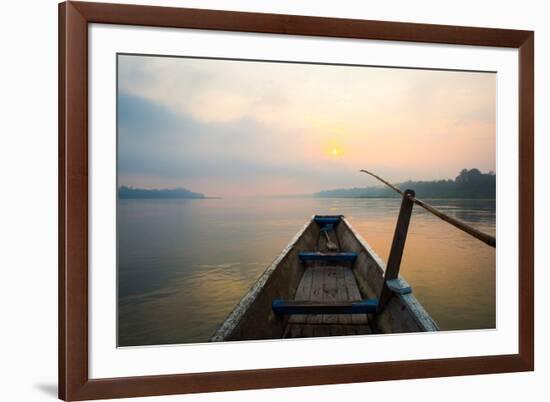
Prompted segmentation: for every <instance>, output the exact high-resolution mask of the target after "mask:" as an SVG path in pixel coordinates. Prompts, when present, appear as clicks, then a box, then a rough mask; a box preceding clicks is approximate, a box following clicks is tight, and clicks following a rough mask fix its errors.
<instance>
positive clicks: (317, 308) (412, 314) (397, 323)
mask: <svg viewBox="0 0 550 402" xmlns="http://www.w3.org/2000/svg"><path fill="white" fill-rule="evenodd" d="M402 209H403V206H402ZM401 215H406V214H403V212H401V213H400V218H399V220H398V224H397V228H396V236H395V237H394V242H393V245H392V251H391V252H390V260H392V257H391V255H392V253H396V255H398V258H397V257H396V258H397V271H396V270H395V268H394V269H393V277H389V276H388V272H386V265H385V264H384V262H382V260H381V259H380V258H379V257H378V256H377V255H376V253H375V252H374V251H373V250H372V248H371V247H370V246H369V245H368V244H367V243H366V242H365V241H364V240H363V239H362V237H361V236H360V235H359V233H357V232H356V231H355V230H354V229H353V228H352V226H351V225H350V223H349V222H348V221H347V219H346V218H345V217H344V216H340V215H338V216H318V215H317V216H314V217H313V218H312V219H311V221H310V222H308V223H307V224H306V225H305V226H304V227H303V228H302V230H300V231H299V232H298V234H296V236H295V237H294V239H292V241H291V242H290V244H289V245H288V246H287V247H286V248H285V249H284V250H283V251H282V253H281V254H280V255H279V256H278V257H277V258H276V259H275V261H273V263H272V264H271V265H270V266H269V267H268V268H267V270H266V271H265V272H264V273H263V274H262V276H261V277H260V278H259V279H258V281H257V282H256V284H255V285H254V286H253V287H252V288H251V289H250V291H249V292H248V293H247V294H246V295H245V296H244V297H243V298H242V299H241V301H240V302H239V303H238V304H237V306H236V307H235V308H234V310H233V311H232V312H231V313H230V315H229V316H228V317H227V319H226V320H225V321H224V322H223V323H222V324H221V326H220V327H219V328H218V330H217V331H216V332H215V334H214V335H213V336H212V338H211V341H214V342H217V341H232V340H254V339H279V338H301V337H318V336H339V335H362V334H373V333H402V332H423V331H437V330H438V327H437V325H436V323H435V322H434V321H433V320H432V318H431V317H430V316H429V314H428V313H427V312H426V310H424V308H423V307H422V305H421V304H420V303H419V302H418V300H417V299H416V297H415V296H414V295H413V294H412V293H411V287H410V286H409V285H408V284H407V283H406V282H405V281H404V280H403V278H401V277H399V276H398V273H399V264H400V261H401V254H399V252H401V253H402V250H403V246H404V242H405V239H404V237H406V232H407V229H408V219H407V221H406V225H405V227H404V228H403V227H401V228H400V224H401V226H403V224H402V223H400V220H401ZM408 218H410V211H409V217H408ZM403 229H404V233H405V234H404V236H402V235H400V233H402V232H403ZM394 248H395V249H396V250H397V252H395V250H394ZM399 249H400V250H399ZM393 265H395V261H394V263H393ZM388 271H390V269H388Z"/></svg>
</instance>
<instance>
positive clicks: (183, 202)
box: [118, 198, 496, 346]
mask: <svg viewBox="0 0 550 402" xmlns="http://www.w3.org/2000/svg"><path fill="white" fill-rule="evenodd" d="M429 202H430V203H431V204H432V205H434V206H436V207H437V208H439V209H440V210H442V211H444V212H446V213H447V214H449V215H452V216H455V217H457V218H459V219H462V220H464V221H466V222H469V223H471V224H472V225H474V226H475V227H477V228H478V229H480V230H482V231H485V232H488V233H491V234H495V203H494V200H429ZM399 205H400V199H323V198H287V199H281V198H279V199H270V198H256V199H253V198H238V199H237V198H235V199H204V200H199V199H197V200H191V199H179V200H120V201H119V209H118V217H119V218H118V219H119V221H118V258H119V261H118V269H119V272H118V275H119V288H118V291H119V295H118V296H119V306H118V319H119V322H118V330H119V334H118V335H119V346H132V345H154V344H177V343H189V342H204V341H207V340H208V339H209V337H210V335H212V333H213V332H214V331H215V330H216V328H217V327H218V325H219V324H220V323H221V322H222V321H223V320H224V319H225V318H226V316H227V315H228V314H229V313H230V312H231V310H232V309H233V307H234V306H235V304H236V303H237V302H238V301H239V300H240V299H241V297H242V296H243V295H244V294H245V293H246V292H247V290H248V289H249V288H250V286H252V285H253V284H254V282H255V281H256V279H257V278H258V277H259V276H260V275H261V273H262V272H263V271H264V270H265V269H266V268H267V266H268V265H269V264H270V262H271V261H272V260H273V259H274V258H275V257H276V256H277V255H278V254H279V253H280V252H281V250H282V249H283V248H284V247H285V246H286V245H287V244H288V242H289V241H290V240H291V238H292V237H293V236H294V235H295V234H296V232H297V231H298V230H299V229H300V228H301V227H302V226H303V225H304V224H305V223H306V221H307V220H309V219H310V217H311V216H312V215H313V214H344V215H345V216H346V217H347V218H348V219H349V221H350V223H351V224H352V225H353V226H354V227H355V228H356V229H357V230H358V231H359V232H360V233H361V234H362V236H363V238H364V239H365V240H366V241H367V242H368V243H369V244H370V245H371V246H372V247H373V248H374V250H375V251H376V252H377V253H378V255H379V256H380V257H381V258H382V259H383V260H384V261H387V257H388V253H389V248H390V245H391V241H392V236H393V230H394V227H395V222H396V220H397V215H398V210H399ZM495 273H496V270H495V249H493V248H491V247H489V246H486V245H485V244H484V243H481V242H480V241H478V240H476V239H474V238H472V237H470V236H468V235H466V234H464V233H463V232H461V231H459V230H458V229H455V228H454V227H452V226H450V225H449V224H447V223H445V222H443V221H441V220H439V219H438V218H436V217H434V216H433V215H431V214H429V213H427V212H425V211H424V210H423V209H421V208H419V207H416V206H415V208H414V213H413V217H412V220H411V225H410V229H409V237H408V238H407V244H406V247H405V253H404V257H403V262H402V268H401V274H402V275H403V276H404V277H405V278H406V279H407V281H408V282H409V283H410V284H411V285H412V287H413V291H414V294H415V295H416V297H417V298H418V299H419V300H420V302H421V303H422V304H423V305H424V307H425V308H426V310H427V311H428V312H429V313H430V314H431V316H432V317H433V318H434V320H435V321H436V322H437V323H438V325H439V326H440V328H441V329H442V330H456V329H482V328H494V327H495Z"/></svg>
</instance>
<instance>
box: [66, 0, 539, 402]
mask: <svg viewBox="0 0 550 402" xmlns="http://www.w3.org/2000/svg"><path fill="white" fill-rule="evenodd" d="M59 7H60V8H59V16H60V18H59V21H60V27H59V43H60V46H59V60H60V63H59V94H60V103H59V126H60V127H59V212H60V213H59V245H60V253H59V256H60V257H59V291H60V293H59V318H60V319H59V396H60V398H62V399H64V400H83V399H98V398H115V397H132V396H136V397H137V396H148V395H165V394H177V393H191V392H211V391H224V390H240V389H251V388H273V387H289V386H301V385H317V384H334V383H350V382H361V381H378V380H390V379H407V378H423V377H435V376H452V375H468V374H483V373H501V372H512V371H529V370H533V367H534V340H533V326H534V323H533V321H534V318H533V193H534V190H533V130H534V126H533V110H534V87H533V83H534V67H533V59H534V47H533V41H534V33H533V32H531V31H517V30H505V29H489V28H471V27H456V26H442V25H426V24H410V23H395V22H382V21H364V20H349V19H348V20H345V19H335V18H319V17H305V16H290V15H276V14H256V13H242V12H228V11H214V10H198V9H180V8H168V7H151V6H134V5H119V4H99V3H80V2H66V3H62V4H60V6H59ZM497 239H498V242H497Z"/></svg>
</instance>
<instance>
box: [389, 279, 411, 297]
mask: <svg viewBox="0 0 550 402" xmlns="http://www.w3.org/2000/svg"><path fill="white" fill-rule="evenodd" d="M386 285H387V286H388V288H389V289H390V290H391V291H392V292H394V293H397V294H400V295H406V294H409V293H412V287H411V285H409V284H408V283H407V281H406V280H405V279H403V278H396V279H390V280H389V281H386Z"/></svg>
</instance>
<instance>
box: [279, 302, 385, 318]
mask: <svg viewBox="0 0 550 402" xmlns="http://www.w3.org/2000/svg"><path fill="white" fill-rule="evenodd" d="M271 308H272V309H273V312H274V313H275V314H277V315H291V314H372V313H376V312H377V310H378V299H365V300H361V301H358V302H353V303H340V304H309V303H300V302H287V301H284V300H282V299H276V300H273V301H272V302H271Z"/></svg>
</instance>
